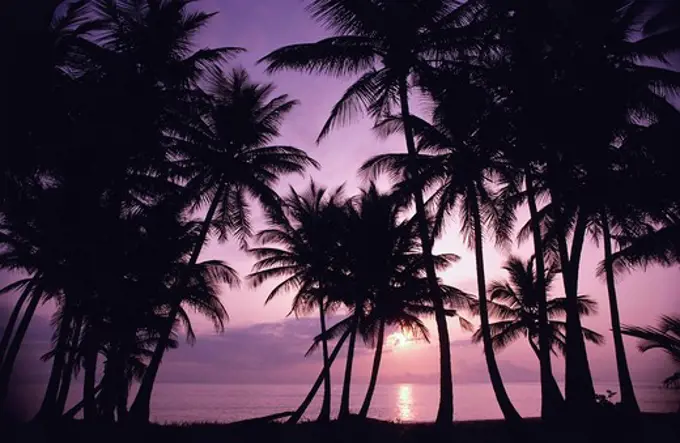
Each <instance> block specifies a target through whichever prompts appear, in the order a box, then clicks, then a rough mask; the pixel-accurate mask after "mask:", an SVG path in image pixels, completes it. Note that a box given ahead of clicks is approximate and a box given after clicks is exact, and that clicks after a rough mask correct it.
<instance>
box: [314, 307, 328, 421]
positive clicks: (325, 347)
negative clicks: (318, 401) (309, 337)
mask: <svg viewBox="0 0 680 443" xmlns="http://www.w3.org/2000/svg"><path fill="white" fill-rule="evenodd" d="M319 317H320V318H321V347H322V349H323V373H324V383H323V405H322V406H321V413H320V414H319V417H318V418H317V420H318V421H321V422H327V421H330V420H331V369H330V364H329V363H328V340H327V339H326V313H325V312H324V306H323V298H320V299H319Z"/></svg>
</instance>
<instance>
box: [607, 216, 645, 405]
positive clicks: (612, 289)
mask: <svg viewBox="0 0 680 443" xmlns="http://www.w3.org/2000/svg"><path fill="white" fill-rule="evenodd" d="M601 220H602V235H603V237H604V269H605V274H606V278H607V295H608V296H609V312H610V317H611V322H612V335H613V336H614V350H615V352H616V369H617V372H618V375H619V389H621V405H622V406H623V407H624V408H625V409H626V410H627V411H628V412H633V413H638V412H640V406H638V402H637V399H636V398H635V390H634V389H633V381H632V380H631V378H630V371H629V370H628V362H627V361H626V348H625V347H624V345H623V336H622V335H621V320H620V318H619V305H618V302H617V300H616V282H615V281H614V269H613V265H612V243H611V233H610V232H609V221H608V220H607V215H606V214H605V212H604V211H602V213H601Z"/></svg>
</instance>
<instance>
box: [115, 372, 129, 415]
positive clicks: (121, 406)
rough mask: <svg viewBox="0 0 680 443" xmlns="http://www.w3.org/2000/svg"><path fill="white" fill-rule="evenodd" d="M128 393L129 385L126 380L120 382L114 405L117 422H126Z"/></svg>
mask: <svg viewBox="0 0 680 443" xmlns="http://www.w3.org/2000/svg"><path fill="white" fill-rule="evenodd" d="M129 391H130V384H129V383H128V382H127V380H121V385H120V391H118V393H117V394H118V397H117V400H118V401H117V404H116V415H117V416H118V422H119V423H123V422H125V420H127V414H128V410H127V403H128V395H129Z"/></svg>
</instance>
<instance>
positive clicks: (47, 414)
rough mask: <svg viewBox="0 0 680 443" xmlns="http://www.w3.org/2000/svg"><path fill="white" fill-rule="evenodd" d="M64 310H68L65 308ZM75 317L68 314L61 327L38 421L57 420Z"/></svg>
mask: <svg viewBox="0 0 680 443" xmlns="http://www.w3.org/2000/svg"><path fill="white" fill-rule="evenodd" d="M64 309H68V308H67V307H65V308H64ZM72 319H73V316H72V315H71V314H70V313H68V312H66V313H65V314H64V315H63V317H62V319H61V325H60V327H59V337H58V338H57V345H56V352H55V354H54V358H53V361H52V370H51V371H50V378H49V381H48V382H47V388H46V389H45V397H44V398H43V402H42V405H41V406H40V410H39V411H38V414H37V415H36V419H52V418H56V405H57V397H58V395H59V387H60V384H61V381H62V380H63V376H62V375H63V372H64V369H65V366H66V350H67V346H68V342H69V338H71V320H72Z"/></svg>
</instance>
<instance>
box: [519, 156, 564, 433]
mask: <svg viewBox="0 0 680 443" xmlns="http://www.w3.org/2000/svg"><path fill="white" fill-rule="evenodd" d="M526 171H527V172H526V177H525V181H526V190H527V200H528V203H529V214H530V217H531V219H530V222H531V230H532V234H533V240H534V257H535V260H536V284H537V286H538V344H539V347H538V350H537V351H538V360H539V365H540V371H541V417H542V418H543V419H544V420H556V419H559V417H560V416H561V412H562V411H561V408H562V406H563V404H564V399H563V398H562V394H560V395H559V396H555V390H554V389H553V386H552V384H553V383H555V377H554V376H553V372H552V361H551V359H550V334H551V331H550V325H549V324H548V300H547V295H546V290H545V260H544V257H543V239H542V238H541V229H540V226H539V222H538V208H537V207H536V194H535V190H534V182H533V180H534V179H533V176H532V174H531V171H530V169H529V167H527V170H526ZM532 345H533V343H532ZM557 392H558V393H559V389H558V390H557Z"/></svg>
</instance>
